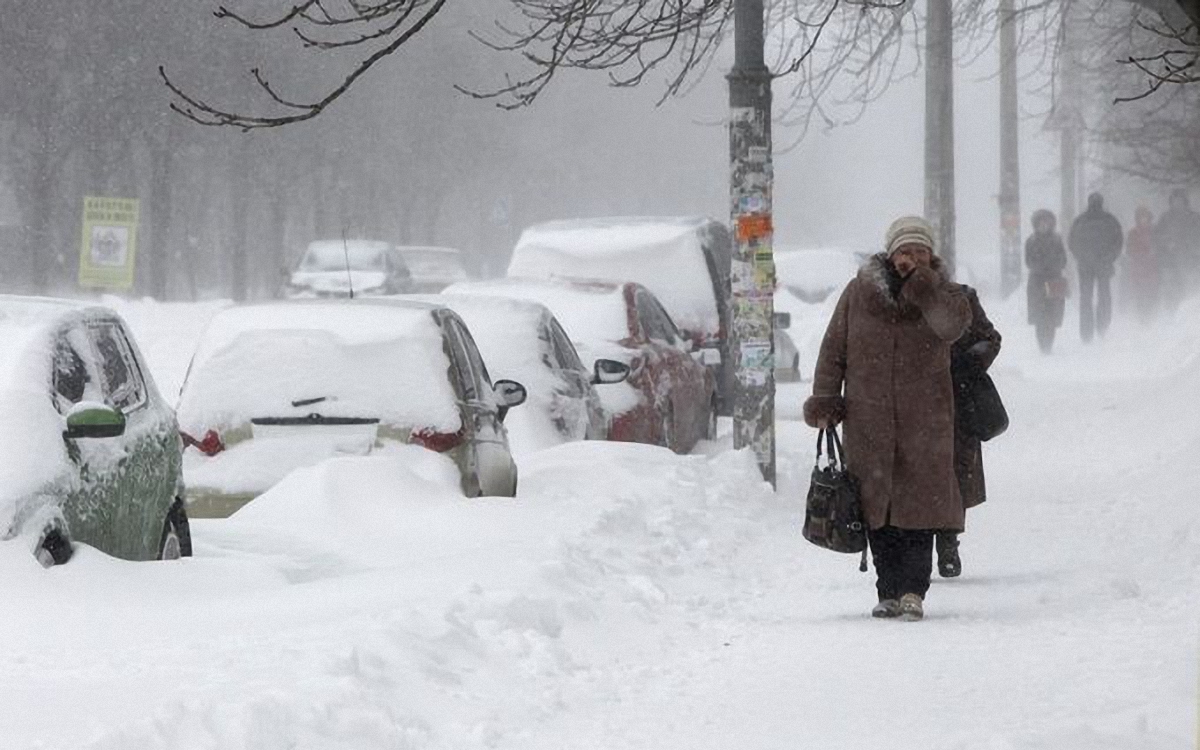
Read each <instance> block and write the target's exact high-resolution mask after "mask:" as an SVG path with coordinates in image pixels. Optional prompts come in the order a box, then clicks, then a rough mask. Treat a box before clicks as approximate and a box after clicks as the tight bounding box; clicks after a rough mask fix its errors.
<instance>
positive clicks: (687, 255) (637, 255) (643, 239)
mask: <svg viewBox="0 0 1200 750" xmlns="http://www.w3.org/2000/svg"><path fill="white" fill-rule="evenodd" d="M705 221H706V220H704V219H699V218H697V219H655V218H618V219H593V220H584V221H557V222H548V223H545V224H539V225H536V226H533V227H530V228H528V229H526V230H525V231H524V232H523V233H522V234H521V237H520V239H519V240H518V241H517V246H516V248H515V249H514V250H513V256H512V261H511V262H510V264H509V267H508V275H509V276H510V277H533V278H550V277H554V276H569V277H578V278H589V279H604V280H607V281H616V282H622V281H636V282H637V283H639V284H641V285H642V286H644V287H646V288H647V289H649V290H650V291H651V292H653V293H654V295H655V296H656V297H658V299H659V301H660V302H662V304H663V306H664V307H665V308H666V309H667V310H668V311H669V312H670V314H671V316H672V318H674V320H675V325H677V326H678V327H679V328H681V329H684V330H688V331H693V332H704V333H713V334H715V333H716V332H717V331H718V330H719V329H720V323H721V322H720V316H719V314H718V311H717V303H716V298H715V296H714V291H713V282H712V279H711V277H710V276H709V271H708V263H707V262H706V260H705V257H704V251H703V248H702V246H701V242H700V236H699V229H700V228H701V227H702V225H703V224H704V222H705Z"/></svg>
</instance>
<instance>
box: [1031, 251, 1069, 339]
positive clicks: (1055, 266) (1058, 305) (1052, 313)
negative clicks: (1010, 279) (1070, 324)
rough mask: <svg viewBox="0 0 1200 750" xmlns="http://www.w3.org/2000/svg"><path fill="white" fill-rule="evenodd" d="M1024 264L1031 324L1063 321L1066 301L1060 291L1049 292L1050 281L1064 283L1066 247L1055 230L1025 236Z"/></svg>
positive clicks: (1051, 325)
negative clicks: (1027, 278)
mask: <svg viewBox="0 0 1200 750" xmlns="http://www.w3.org/2000/svg"><path fill="white" fill-rule="evenodd" d="M1025 265H1026V266H1028V267H1029V286H1028V289H1027V292H1028V303H1029V304H1028V307H1029V322H1030V324H1031V325H1035V326H1047V327H1050V328H1058V327H1059V326H1061V325H1062V321H1063V308H1064V305H1065V302H1064V300H1063V297H1062V295H1059V296H1052V295H1051V294H1050V293H1049V285H1050V284H1051V283H1059V284H1062V283H1064V281H1063V269H1065V268H1066V267H1067V251H1066V248H1064V247H1063V242H1062V237H1060V236H1059V234H1058V232H1055V231H1053V230H1051V231H1049V232H1034V233H1033V234H1031V235H1030V236H1029V239H1027V240H1025Z"/></svg>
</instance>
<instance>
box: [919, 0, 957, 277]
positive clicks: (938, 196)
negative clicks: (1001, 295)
mask: <svg viewBox="0 0 1200 750" xmlns="http://www.w3.org/2000/svg"><path fill="white" fill-rule="evenodd" d="M928 15H929V18H928V20H927V23H926V28H925V34H926V39H925V218H926V219H928V220H929V222H930V223H931V224H933V229H934V233H935V234H936V238H935V242H934V244H936V245H937V254H938V255H939V256H940V257H941V259H942V262H944V263H945V264H946V267H947V268H948V269H949V270H950V274H951V276H953V274H954V266H955V253H954V222H955V216H954V5H953V0H929V2H928Z"/></svg>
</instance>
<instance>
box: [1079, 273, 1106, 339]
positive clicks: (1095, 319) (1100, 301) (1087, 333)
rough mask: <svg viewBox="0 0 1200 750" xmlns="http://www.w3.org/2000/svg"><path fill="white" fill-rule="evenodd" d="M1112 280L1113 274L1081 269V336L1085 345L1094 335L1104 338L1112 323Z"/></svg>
mask: <svg viewBox="0 0 1200 750" xmlns="http://www.w3.org/2000/svg"><path fill="white" fill-rule="evenodd" d="M1111 280H1112V274H1111V273H1106V272H1104V271H1099V272H1097V271H1096V269H1094V268H1086V267H1084V266H1080V267H1079V336H1080V338H1082V339H1083V341H1084V343H1087V342H1089V341H1091V340H1092V334H1093V333H1099V334H1100V335H1101V336H1103V335H1104V332H1105V331H1107V330H1108V324H1109V322H1111V321H1112V286H1111V283H1110V282H1111ZM1093 299H1094V300H1095V302H1094V303H1093Z"/></svg>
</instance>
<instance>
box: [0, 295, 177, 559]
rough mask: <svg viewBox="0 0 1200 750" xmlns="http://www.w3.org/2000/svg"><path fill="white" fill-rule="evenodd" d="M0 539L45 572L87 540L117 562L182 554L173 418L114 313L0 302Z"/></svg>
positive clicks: (8, 299)
mask: <svg viewBox="0 0 1200 750" xmlns="http://www.w3.org/2000/svg"><path fill="white" fill-rule="evenodd" d="M0 336H2V337H3V341H4V342H5V349H6V352H5V357H4V361H3V363H2V364H0V414H3V417H4V418H3V420H2V421H3V423H4V424H5V425H7V426H8V427H7V429H8V434H7V435H6V436H5V437H4V438H3V439H2V442H3V446H4V458H3V460H0V540H10V541H18V540H19V542H20V543H25V544H28V545H29V549H30V551H31V552H32V553H33V554H34V555H35V556H36V557H37V558H38V560H39V561H41V562H42V564H43V565H46V566H49V565H53V564H60V563H64V562H66V561H67V560H69V559H70V557H71V550H72V545H73V544H75V543H83V544H88V545H91V546H93V547H95V548H96V549H98V550H100V551H102V552H105V553H107V554H109V555H112V556H114V557H119V558H122V559H125V560H156V559H160V560H161V559H172V558H178V557H181V556H187V555H190V554H191V547H192V543H191V534H190V532H189V528H188V520H187V514H186V511H185V509H184V505H183V500H182V498H183V494H184V493H183V483H182V476H183V475H182V469H181V452H182V445H181V442H180V439H179V431H178V427H177V426H176V422H175V415H174V412H172V410H171V408H170V407H169V406H168V405H167V404H166V402H165V401H163V399H162V396H160V395H159V393H158V389H157V388H155V386H154V382H153V381H152V380H151V378H150V373H149V371H148V370H147V368H146V366H145V363H144V362H143V360H142V357H141V355H140V353H139V352H138V349H137V346H136V345H135V344H134V342H133V338H132V337H131V336H130V335H129V331H128V329H127V328H126V326H125V324H124V322H123V321H122V320H121V318H120V317H119V316H118V315H117V314H116V313H115V312H113V311H112V310H109V309H107V308H104V307H98V306H94V305H87V304H81V303H75V302H67V301H60V300H52V299H42V298H34V297H13V296H4V295H0Z"/></svg>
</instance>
